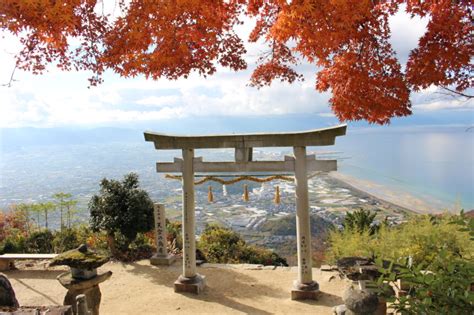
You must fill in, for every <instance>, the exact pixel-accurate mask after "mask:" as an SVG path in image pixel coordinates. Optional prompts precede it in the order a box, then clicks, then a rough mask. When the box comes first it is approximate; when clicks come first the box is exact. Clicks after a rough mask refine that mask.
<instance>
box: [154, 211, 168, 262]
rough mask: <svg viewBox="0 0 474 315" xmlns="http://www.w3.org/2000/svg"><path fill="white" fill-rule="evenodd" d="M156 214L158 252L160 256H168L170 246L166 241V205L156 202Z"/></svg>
mask: <svg viewBox="0 0 474 315" xmlns="http://www.w3.org/2000/svg"><path fill="white" fill-rule="evenodd" d="M154 210H155V211H154V214H155V241H156V254H157V255H160V256H164V257H167V256H168V248H167V246H166V245H167V241H166V216H165V205H163V204H159V203H155V204H154Z"/></svg>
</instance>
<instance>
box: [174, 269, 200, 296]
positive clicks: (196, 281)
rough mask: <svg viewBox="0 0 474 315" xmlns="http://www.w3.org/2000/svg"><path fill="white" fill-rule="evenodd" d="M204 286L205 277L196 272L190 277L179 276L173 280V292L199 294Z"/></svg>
mask: <svg viewBox="0 0 474 315" xmlns="http://www.w3.org/2000/svg"><path fill="white" fill-rule="evenodd" d="M205 286H206V277H204V276H201V275H200V274H196V275H195V276H194V277H192V278H186V277H183V276H179V278H178V280H176V281H175V282H174V292H177V293H194V294H199V293H201V292H202V290H204V287H205Z"/></svg>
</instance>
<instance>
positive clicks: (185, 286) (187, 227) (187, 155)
mask: <svg viewBox="0 0 474 315" xmlns="http://www.w3.org/2000/svg"><path fill="white" fill-rule="evenodd" d="M193 162H194V150H193V149H183V181H182V185H183V225H182V235H183V273H182V275H180V276H179V278H178V280H176V281H175V283H174V291H175V292H190V293H196V294H198V293H199V292H201V291H202V290H203V289H204V286H205V277H203V276H201V275H200V274H198V273H196V236H195V214H194V165H193Z"/></svg>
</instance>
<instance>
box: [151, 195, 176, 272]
mask: <svg viewBox="0 0 474 315" xmlns="http://www.w3.org/2000/svg"><path fill="white" fill-rule="evenodd" d="M154 217H155V241H156V253H155V254H154V255H153V256H152V257H151V258H150V263H151V264H152V265H155V266H159V265H171V264H172V263H173V262H174V261H175V257H174V256H173V255H169V254H168V247H167V245H168V242H167V239H166V212H165V205H164V204H160V203H155V204H154Z"/></svg>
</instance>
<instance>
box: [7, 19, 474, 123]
mask: <svg viewBox="0 0 474 315" xmlns="http://www.w3.org/2000/svg"><path fill="white" fill-rule="evenodd" d="M426 23H427V21H426V20H423V19H419V18H415V19H411V18H410V17H409V16H408V15H407V14H405V13H404V12H399V13H397V14H396V15H395V16H394V17H392V18H391V20H390V25H391V29H392V39H391V42H392V45H393V47H394V49H395V50H396V52H397V56H398V58H399V59H400V61H401V63H402V65H403V64H404V63H405V61H406V59H407V57H408V54H409V51H410V50H411V49H413V48H414V47H416V45H417V42H418V39H419V37H420V36H422V34H423V33H424V31H425V28H426ZM252 25H253V24H252V22H251V21H246V23H245V24H244V25H243V26H241V28H240V29H239V34H240V35H242V38H246V35H247V34H248V33H249V32H250V29H251V28H252ZM4 35H5V37H3V38H0V84H4V83H7V82H8V80H9V78H10V75H11V71H12V69H13V67H14V58H13V56H14V55H15V53H16V52H18V51H19V49H20V46H19V43H18V40H17V39H16V38H15V37H13V36H11V35H9V34H4ZM247 49H248V53H247V55H246V60H247V61H248V63H249V68H248V69H247V70H245V71H241V72H238V73H236V72H233V71H230V70H228V69H224V68H219V69H218V72H217V73H216V74H215V75H214V76H212V77H209V78H203V77H199V76H198V75H191V76H190V77H189V78H188V79H179V80H176V81H169V80H164V79H160V80H158V81H152V80H146V79H145V78H143V77H138V78H134V79H124V78H120V77H119V76H118V75H115V74H113V73H110V72H107V73H106V74H105V75H104V79H105V82H104V83H103V84H101V85H99V86H98V87H92V88H88V81H87V78H88V77H89V76H90V73H87V72H62V71H60V70H59V69H56V68H55V67H54V66H50V67H49V68H48V70H49V71H48V72H47V73H45V74H43V75H33V74H31V73H27V72H23V71H18V70H17V71H16V73H15V77H14V78H15V82H13V84H12V86H11V87H5V86H1V87H0V128H18V127H64V126H85V127H97V126H121V125H133V124H139V123H140V122H150V121H151V122H160V121H163V122H164V121H167V122H170V121H179V120H192V119H209V118H210V117H221V118H222V117H224V118H227V119H233V120H239V119H240V118H242V119H244V118H245V117H249V116H252V117H253V118H255V117H256V121H258V119H262V120H264V119H267V117H282V115H290V116H291V115H293V116H292V117H305V116H308V115H310V116H311V117H315V119H318V117H320V118H321V120H324V121H329V122H330V123H331V124H333V123H337V119H336V118H335V117H334V115H333V114H332V113H331V110H330V107H329V103H328V100H329V98H330V93H319V92H317V91H316V90H315V88H314V85H315V77H316V68H315V67H314V66H312V65H310V64H305V63H303V64H302V65H300V66H299V67H298V70H299V71H300V73H302V74H303V75H304V77H305V81H303V82H297V83H293V84H291V85H290V84H286V83H279V82H274V83H273V84H272V85H271V86H270V87H264V88H261V89H257V88H253V87H249V86H248V83H249V79H250V76H251V72H252V70H253V69H254V65H255V59H256V57H257V55H258V52H259V50H260V49H262V46H261V45H259V44H257V45H254V46H247ZM411 100H412V104H413V112H414V115H413V117H411V119H410V120H409V121H410V123H413V124H417V122H420V121H422V120H423V119H424V118H425V117H427V115H428V116H429V117H435V118H436V117H438V118H440V120H441V121H443V118H444V117H448V116H449V115H451V116H453V115H454V116H459V117H464V118H465V117H470V121H471V122H472V124H474V122H473V120H474V118H473V116H474V101H471V102H465V101H460V100H456V99H454V98H451V97H443V96H441V95H440V94H439V93H437V91H436V89H435V88H429V89H427V90H425V91H422V92H420V93H416V94H413V95H412V97H411ZM446 113H449V115H448V116H446ZM451 116H449V117H451ZM330 118H333V119H330ZM296 119H298V118H296ZM464 121H465V120H464ZM467 121H468V122H469V118H468V120H467ZM444 122H445V123H449V121H447V122H446V120H444Z"/></svg>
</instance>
